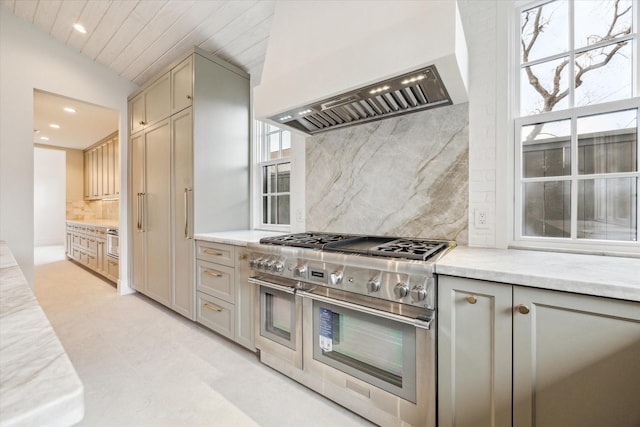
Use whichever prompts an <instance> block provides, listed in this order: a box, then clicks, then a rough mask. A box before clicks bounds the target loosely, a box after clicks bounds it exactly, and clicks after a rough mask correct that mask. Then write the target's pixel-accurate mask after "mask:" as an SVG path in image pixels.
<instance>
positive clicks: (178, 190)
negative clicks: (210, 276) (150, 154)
mask: <svg viewBox="0 0 640 427" xmlns="http://www.w3.org/2000/svg"><path fill="white" fill-rule="evenodd" d="M171 139H172V144H173V171H174V173H173V194H174V196H173V212H174V221H173V241H174V248H175V249H174V284H173V296H172V301H171V308H172V309H174V310H175V311H177V312H178V313H180V314H182V315H183V316H185V317H187V318H189V319H191V320H195V287H194V277H193V270H194V267H193V260H194V257H195V255H194V243H193V231H194V230H193V116H192V114H191V109H190V108H189V109H187V110H184V111H182V112H181V113H178V114H174V115H173V116H172V117H171Z"/></svg>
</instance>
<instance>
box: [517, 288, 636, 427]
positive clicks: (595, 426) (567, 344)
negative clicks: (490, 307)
mask: <svg viewBox="0 0 640 427" xmlns="http://www.w3.org/2000/svg"><path fill="white" fill-rule="evenodd" d="M514 303H515V307H516V309H515V311H514V322H513V325H514V350H513V361H514V366H513V372H514V373H513V375H514V378H513V393H514V395H513V405H514V410H513V420H514V421H513V425H514V426H517V427H533V426H536V427H590V426H592V427H601V426H616V427H637V426H640V303H634V302H628V301H620V300H612V299H607V298H599V297H591V296H585V295H575V294H568V293H562V292H554V291H545V290H537V289H530V288H525V287H514Z"/></svg>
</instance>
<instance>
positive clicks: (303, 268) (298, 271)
mask: <svg viewBox="0 0 640 427" xmlns="http://www.w3.org/2000/svg"><path fill="white" fill-rule="evenodd" d="M306 274H307V264H304V263H303V264H298V265H296V266H295V267H293V276H294V277H304V276H305V275H306Z"/></svg>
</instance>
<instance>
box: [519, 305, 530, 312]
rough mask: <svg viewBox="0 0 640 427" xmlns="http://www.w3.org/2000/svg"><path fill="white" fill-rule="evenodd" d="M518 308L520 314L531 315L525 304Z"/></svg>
mask: <svg viewBox="0 0 640 427" xmlns="http://www.w3.org/2000/svg"><path fill="white" fill-rule="evenodd" d="M516 308H517V309H518V311H519V312H520V314H529V307H527V306H526V305H524V304H518V306H517V307H516Z"/></svg>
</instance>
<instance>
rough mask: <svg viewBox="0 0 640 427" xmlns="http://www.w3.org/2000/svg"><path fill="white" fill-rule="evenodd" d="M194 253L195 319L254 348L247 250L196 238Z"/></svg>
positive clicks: (243, 344)
mask: <svg viewBox="0 0 640 427" xmlns="http://www.w3.org/2000/svg"><path fill="white" fill-rule="evenodd" d="M196 254H197V255H196V256H197V259H196V291H197V316H196V320H197V321H198V322H199V323H202V324H203V325H205V326H207V327H208V328H210V329H212V330H214V331H216V332H218V333H219V334H221V335H223V336H225V337H227V338H229V339H231V340H233V341H235V342H237V343H238V344H240V345H242V346H244V347H246V348H248V349H250V350H251V351H255V346H254V344H253V290H252V287H251V285H250V284H249V282H248V280H247V279H248V278H249V272H250V269H249V253H248V251H247V249H246V248H245V247H241V246H234V245H228V244H222V243H213V242H207V241H202V240H198V241H196Z"/></svg>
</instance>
